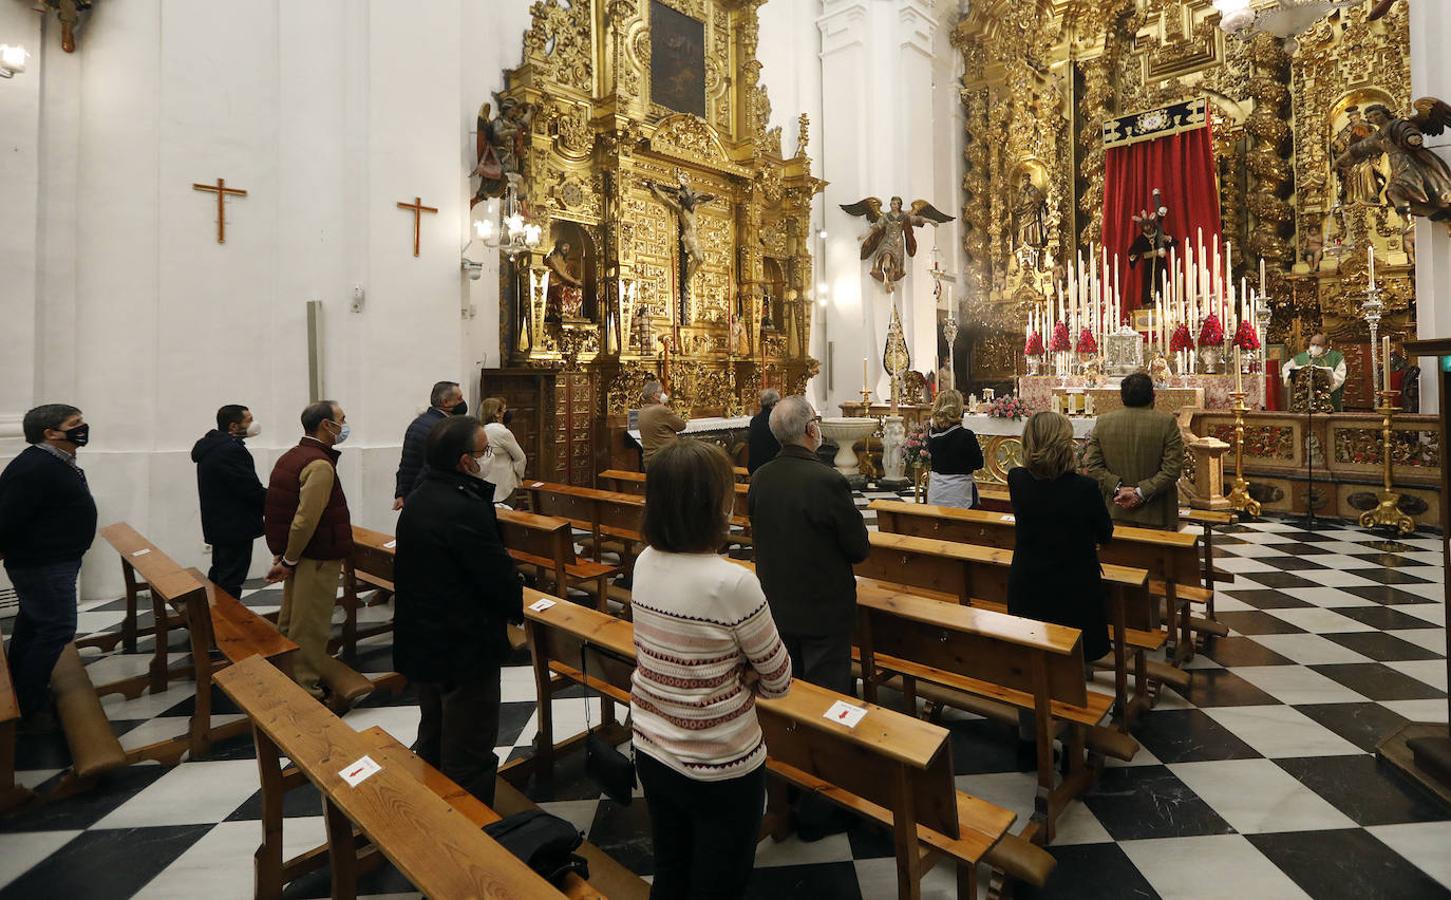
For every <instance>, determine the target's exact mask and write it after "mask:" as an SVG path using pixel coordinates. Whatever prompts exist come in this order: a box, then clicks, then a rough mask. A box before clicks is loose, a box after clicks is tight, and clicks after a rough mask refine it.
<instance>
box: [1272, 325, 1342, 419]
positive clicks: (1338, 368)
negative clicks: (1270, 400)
mask: <svg viewBox="0 0 1451 900" xmlns="http://www.w3.org/2000/svg"><path fill="white" fill-rule="evenodd" d="M1307 366H1314V367H1315V368H1317V369H1327V370H1329V372H1330V403H1331V404H1332V405H1333V406H1334V407H1335V411H1336V412H1340V411H1341V410H1342V409H1343V408H1344V403H1345V354H1344V353H1341V352H1340V351H1339V350H1331V349H1330V348H1329V346H1328V342H1327V341H1326V339H1325V332H1323V331H1317V332H1315V333H1314V334H1312V335H1310V346H1309V347H1308V348H1307V349H1306V350H1305V351H1304V352H1303V353H1299V354H1297V355H1296V356H1295V358H1294V359H1291V360H1290V361H1289V362H1287V363H1285V374H1284V376H1283V378H1284V382H1285V386H1286V387H1289V386H1290V385H1291V384H1292V383H1293V380H1294V376H1295V370H1296V369H1303V368H1305V367H1307ZM1317 380H1318V379H1317Z"/></svg>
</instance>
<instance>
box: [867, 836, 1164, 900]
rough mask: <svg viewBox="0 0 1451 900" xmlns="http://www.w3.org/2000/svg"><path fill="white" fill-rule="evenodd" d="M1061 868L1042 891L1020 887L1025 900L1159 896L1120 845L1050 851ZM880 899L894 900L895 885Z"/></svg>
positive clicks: (1148, 898)
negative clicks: (891, 898)
mask: <svg viewBox="0 0 1451 900" xmlns="http://www.w3.org/2000/svg"><path fill="white" fill-rule="evenodd" d="M1049 851H1050V852H1051V853H1052V854H1053V858H1054V859H1055V860H1056V861H1057V863H1058V865H1057V866H1056V867H1054V869H1053V873H1052V874H1051V875H1049V876H1048V883H1047V884H1045V885H1043V887H1041V888H1034V887H1032V886H1031V885H1018V886H1017V888H1016V890H1015V894H1016V895H1017V896H1019V897H1023V898H1025V900H1050V898H1051V900H1125V898H1130V900H1152V898H1155V897H1157V896H1158V894H1157V893H1155V891H1154V889H1153V887H1152V886H1150V884H1149V882H1148V881H1147V880H1145V878H1144V876H1143V874H1142V873H1140V872H1139V870H1138V869H1137V868H1135V867H1134V864H1133V863H1132V862H1131V861H1130V860H1129V858H1128V855H1127V854H1125V853H1124V851H1123V847H1122V846H1121V845H1119V844H1113V843H1103V844H1077V845H1071V844H1070V845H1059V844H1057V843H1055V844H1054V845H1053V846H1052V847H1050V848H1049ZM874 896H877V897H883V898H888V897H893V896H896V894H895V883H892V884H888V885H887V886H886V889H885V890H884V891H883V892H882V893H879V894H876V895H874Z"/></svg>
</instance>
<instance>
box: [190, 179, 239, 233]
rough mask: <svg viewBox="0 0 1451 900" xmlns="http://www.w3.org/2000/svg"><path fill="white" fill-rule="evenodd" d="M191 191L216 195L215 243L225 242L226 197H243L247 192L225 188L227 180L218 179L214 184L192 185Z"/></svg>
mask: <svg viewBox="0 0 1451 900" xmlns="http://www.w3.org/2000/svg"><path fill="white" fill-rule="evenodd" d="M192 190H197V191H206V192H207V193H211V194H216V195H217V243H218V244H225V243H226V242H227V197H228V195H230V196H233V197H245V196H247V192H246V191H244V190H240V189H238V188H229V187H227V179H225V178H218V179H217V183H216V184H193V185H192Z"/></svg>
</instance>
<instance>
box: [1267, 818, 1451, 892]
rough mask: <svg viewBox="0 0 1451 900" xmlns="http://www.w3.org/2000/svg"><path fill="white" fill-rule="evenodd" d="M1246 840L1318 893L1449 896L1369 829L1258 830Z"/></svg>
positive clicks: (1311, 890)
mask: <svg viewBox="0 0 1451 900" xmlns="http://www.w3.org/2000/svg"><path fill="white" fill-rule="evenodd" d="M1247 840H1248V841H1249V842H1250V843H1251V844H1253V845H1254V846H1255V847H1256V848H1258V849H1259V851H1260V852H1261V853H1263V854H1264V855H1265V856H1266V857H1268V858H1269V859H1270V860H1272V861H1273V862H1274V864H1275V865H1276V866H1278V867H1279V868H1280V869H1281V870H1282V871H1283V872H1284V873H1285V874H1286V875H1288V876H1289V877H1290V878H1291V879H1293V880H1294V881H1295V883H1296V884H1298V885H1299V886H1300V887H1301V888H1302V889H1304V890H1305V891H1307V892H1308V893H1310V894H1311V895H1313V896H1315V897H1407V898H1427V900H1429V898H1432V897H1438V896H1439V897H1444V896H1445V895H1446V894H1445V892H1444V890H1443V889H1442V888H1441V887H1440V886H1439V885H1438V884H1437V883H1436V882H1435V881H1434V880H1433V879H1432V878H1431V877H1430V876H1429V875H1427V874H1426V873H1424V872H1422V871H1421V870H1420V869H1418V868H1416V867H1415V866H1412V865H1407V864H1406V861H1405V859H1404V858H1402V857H1401V856H1400V855H1398V854H1396V853H1395V852H1393V851H1392V850H1391V849H1390V848H1389V847H1387V846H1385V845H1384V844H1382V843H1381V842H1379V841H1377V840H1376V839H1375V837H1373V836H1372V835H1371V834H1370V833H1368V832H1367V831H1365V830H1363V829H1359V828H1355V829H1348V830H1344V831H1320V832H1301V833H1292V834H1253V835H1249V836H1248V837H1247Z"/></svg>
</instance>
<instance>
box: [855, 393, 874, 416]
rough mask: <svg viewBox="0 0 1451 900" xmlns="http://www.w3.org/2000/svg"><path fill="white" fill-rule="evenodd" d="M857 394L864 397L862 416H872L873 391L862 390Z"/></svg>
mask: <svg viewBox="0 0 1451 900" xmlns="http://www.w3.org/2000/svg"><path fill="white" fill-rule="evenodd" d="M857 393H858V394H861V395H862V415H864V416H866V415H870V414H871V410H872V389H871V388H862V389H861V390H859V391H857Z"/></svg>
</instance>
